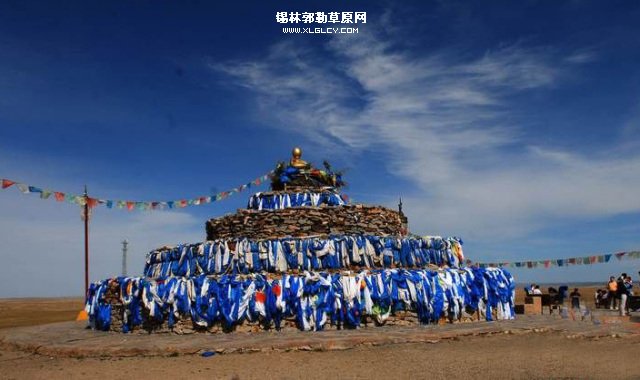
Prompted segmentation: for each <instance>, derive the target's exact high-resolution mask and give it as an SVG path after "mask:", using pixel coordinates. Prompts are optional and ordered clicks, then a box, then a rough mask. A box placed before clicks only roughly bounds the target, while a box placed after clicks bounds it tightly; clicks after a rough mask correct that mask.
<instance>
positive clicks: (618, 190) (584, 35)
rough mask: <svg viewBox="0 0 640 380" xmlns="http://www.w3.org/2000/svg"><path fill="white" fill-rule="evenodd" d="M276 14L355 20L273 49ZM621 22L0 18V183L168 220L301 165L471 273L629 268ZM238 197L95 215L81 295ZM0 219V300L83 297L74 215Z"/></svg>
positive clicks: (214, 12)
mask: <svg viewBox="0 0 640 380" xmlns="http://www.w3.org/2000/svg"><path fill="white" fill-rule="evenodd" d="M165 3H168V2H165ZM278 11H289V12H293V11H299V12H306V11H309V12H311V11H313V12H315V11H325V12H329V11H340V12H342V11H366V12H367V23H366V24H363V25H359V33H358V34H353V35H347V34H342V35H326V34H323V35H320V34H299V35H291V34H283V33H282V25H280V24H277V23H276V22H275V13H276V12H278ZM638 19H640V6H639V5H638V4H635V3H634V2H630V1H627V2H589V1H569V2H563V3H550V2H537V1H529V2H527V1H525V2H517V3H516V2H490V3H487V2H484V3H482V4H475V3H473V2H450V1H447V2H432V3H425V2H422V1H415V2H402V3H400V2H391V1H352V2H349V3H348V4H346V3H344V2H331V1H317V2H305V3H301V2H283V1H278V2H270V1H257V2H246V1H245V2H242V3H233V4H224V5H218V4H214V3H207V2H197V1H194V2H188V3H181V4H178V3H177V2H176V3H173V4H158V3H157V2H142V1H138V2H134V3H126V4H125V3H123V2H107V3H102V4H95V3H94V4H89V3H86V2H66V3H65V4H64V5H54V4H52V3H50V2H30V1H28V2H4V3H3V4H2V5H0V52H2V55H1V56H0V57H1V58H0V177H3V178H11V179H15V180H18V181H21V182H25V183H28V184H32V185H36V186H41V187H45V188H51V189H54V190H60V191H66V192H77V193H80V192H81V190H82V187H83V185H84V184H87V185H88V187H89V190H90V192H91V194H94V195H95V196H97V197H101V198H110V199H132V200H169V199H177V198H184V197H195V196H199V195H203V194H209V193H211V192H216V191H222V190H227V189H229V188H232V187H236V186H238V185H240V184H243V183H246V182H248V181H250V180H252V179H254V178H256V177H257V176H259V175H262V174H264V173H265V172H266V171H268V170H270V169H271V168H272V167H273V166H274V164H275V162H276V161H278V160H283V159H287V158H288V156H289V152H290V150H291V148H292V147H293V146H294V145H300V146H301V147H302V148H303V150H304V152H305V153H304V158H305V159H307V160H310V161H312V162H315V163H318V164H319V163H321V162H322V160H323V159H329V160H330V161H331V162H332V163H333V164H334V166H335V167H338V168H344V169H347V174H346V180H347V181H348V182H349V187H348V188H347V189H346V190H345V192H346V193H347V194H349V195H350V196H351V198H352V199H354V200H355V201H357V202H364V203H374V204H382V205H385V206H388V207H396V204H397V198H398V196H402V197H403V200H404V204H405V210H406V213H407V214H408V216H409V219H410V228H411V230H412V232H414V233H418V234H432V235H435V234H439V235H457V236H462V237H463V238H464V240H465V251H466V255H467V256H469V257H470V258H472V259H474V260H477V261H499V260H504V261H515V260H528V259H533V260H535V259H545V258H562V257H571V256H583V255H589V254H598V253H611V252H616V251H621V250H632V249H638V248H640V233H639V232H640V218H639V216H640V197H638V196H637V194H636V193H637V190H636V189H637V188H639V187H640V154H639V153H638V148H639V147H640V69H638V67H640V65H639V64H638V63H639V62H640V27H639V26H638V25H637V24H638V23H637V20H638ZM313 26H314V27H319V26H322V25H315V24H314V25H313ZM249 195H250V194H249V193H244V194H240V195H236V196H234V197H231V198H229V199H228V200H226V201H225V202H219V203H214V204H211V205H207V206H201V207H192V208H187V209H182V210H179V211H166V212H136V213H128V212H126V211H122V210H107V209H105V208H99V209H97V210H96V211H95V213H94V218H93V221H92V227H91V247H92V251H91V254H92V265H91V279H92V280H98V279H102V278H105V277H108V276H111V275H115V274H117V273H118V272H119V270H120V243H119V242H120V241H121V240H122V239H123V238H128V239H129V240H130V241H131V255H130V260H129V268H130V272H132V273H140V272H141V270H142V266H143V260H144V254H145V253H146V252H147V251H149V250H151V249H152V248H154V247H158V246H162V245H165V244H176V243H180V242H194V241H201V240H202V239H204V236H205V235H204V222H205V220H206V219H207V218H209V217H216V216H220V215H223V214H225V213H230V212H233V211H235V210H236V209H237V208H241V207H244V206H245V203H246V199H247V197H248V196H249ZM0 210H1V211H0V227H1V228H0V241H1V242H2V250H1V251H0V260H1V261H2V265H1V266H0V278H2V279H3V280H2V285H3V286H2V288H1V289H0V297H8V296H61V295H78V294H80V293H81V292H82V286H83V275H82V269H83V262H82V255H83V251H82V250H83V245H82V224H81V221H80V218H79V210H78V209H77V208H76V207H74V206H72V205H69V204H58V203H56V202H54V201H52V200H47V201H42V200H39V199H37V197H36V196H33V195H31V196H29V195H22V194H19V193H18V192H17V191H16V189H8V190H6V191H3V192H2V193H0ZM638 269H640V268H639V266H638V263H637V262H632V261H626V262H621V263H613V264H602V265H593V266H578V267H574V268H563V269H558V268H556V269H550V270H543V269H540V270H520V271H514V274H515V275H516V277H517V278H518V280H520V281H522V282H529V281H538V282H544V281H550V282H557V281H565V280H566V281H576V280H584V281H592V280H595V281H598V280H604V279H606V277H607V276H608V275H609V274H610V273H619V272H620V271H623V270H625V271H627V272H629V273H634V274H635V273H637V270H638ZM25 280H26V281H25Z"/></svg>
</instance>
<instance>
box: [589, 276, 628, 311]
mask: <svg viewBox="0 0 640 380" xmlns="http://www.w3.org/2000/svg"><path fill="white" fill-rule="evenodd" d="M630 296H633V281H632V279H631V276H628V275H627V274H626V273H622V274H621V275H620V276H619V277H618V278H616V277H615V276H611V277H609V282H607V287H606V289H598V290H597V291H596V295H595V297H596V307H603V308H607V307H608V308H609V309H610V310H619V311H620V315H621V316H624V315H627V313H628V305H627V300H628V298H629V297H630Z"/></svg>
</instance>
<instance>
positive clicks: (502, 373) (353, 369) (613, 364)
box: [0, 333, 640, 379]
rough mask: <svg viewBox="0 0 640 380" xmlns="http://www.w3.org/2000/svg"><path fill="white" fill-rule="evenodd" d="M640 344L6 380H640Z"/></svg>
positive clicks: (17, 366)
mask: <svg viewBox="0 0 640 380" xmlns="http://www.w3.org/2000/svg"><path fill="white" fill-rule="evenodd" d="M638 349H640V340H637V339H636V340H630V339H616V338H603V339H599V340H586V339H568V338H566V337H564V336H562V335H558V334H550V333H548V334H530V335H520V336H518V335H515V336H514V335H502V336H491V337H470V338H464V339H460V340H457V341H443V342H440V343H435V344H399V345H393V346H384V347H370V348H356V349H353V350H347V351H330V352H286V353H255V354H231V355H216V356H213V357H209V358H204V357H201V356H179V357H168V358H166V357H165V358H160V357H151V358H123V359H104V360H101V359H60V358H49V357H43V356H37V355H26V354H24V353H16V352H7V351H4V352H2V353H1V356H0V373H1V374H2V376H1V377H3V378H6V379H21V378H29V379H51V378H53V379H63V378H64V379H67V378H71V379H73V378H103V379H104V378H116V377H122V376H123V375H127V376H135V377H136V378H169V377H175V378H191V379H197V378H222V379H233V378H235V379H253V378H283V379H296V378H311V379H320V378H322V379H328V378H362V379H373V378H375V379H391V378H430V379H455V378H467V379H472V378H520V379H536V378H544V379H547V378H563V379H567V378H581V379H585V378H594V379H605V378H610V379H633V378H635V379H637V378H640V369H638V366H637V362H635V358H636V357H637V353H638Z"/></svg>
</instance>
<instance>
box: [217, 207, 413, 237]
mask: <svg viewBox="0 0 640 380" xmlns="http://www.w3.org/2000/svg"><path fill="white" fill-rule="evenodd" d="M206 229H207V240H215V239H227V238H235V237H238V238H240V237H245V238H249V239H257V240H260V239H273V238H281V237H286V236H291V237H304V236H315V235H330V234H345V235H355V234H367V235H377V236H389V235H399V234H401V232H402V230H403V225H402V222H401V219H400V214H399V213H398V212H397V211H393V210H390V209H387V208H384V207H380V206H365V205H346V206H340V207H296V208H286V209H282V210H262V211H256V210H245V209H242V210H238V212H237V213H236V214H231V215H226V216H223V217H221V218H216V219H210V220H209V221H207V223H206Z"/></svg>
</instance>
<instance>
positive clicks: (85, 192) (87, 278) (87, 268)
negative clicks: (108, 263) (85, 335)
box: [84, 185, 89, 297]
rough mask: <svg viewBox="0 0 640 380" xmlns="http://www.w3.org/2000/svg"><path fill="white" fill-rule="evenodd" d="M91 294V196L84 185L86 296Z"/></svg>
mask: <svg viewBox="0 0 640 380" xmlns="http://www.w3.org/2000/svg"><path fill="white" fill-rule="evenodd" d="M88 292H89V195H88V194H87V185H84V295H85V297H86V296H87V294H89V293H88Z"/></svg>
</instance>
